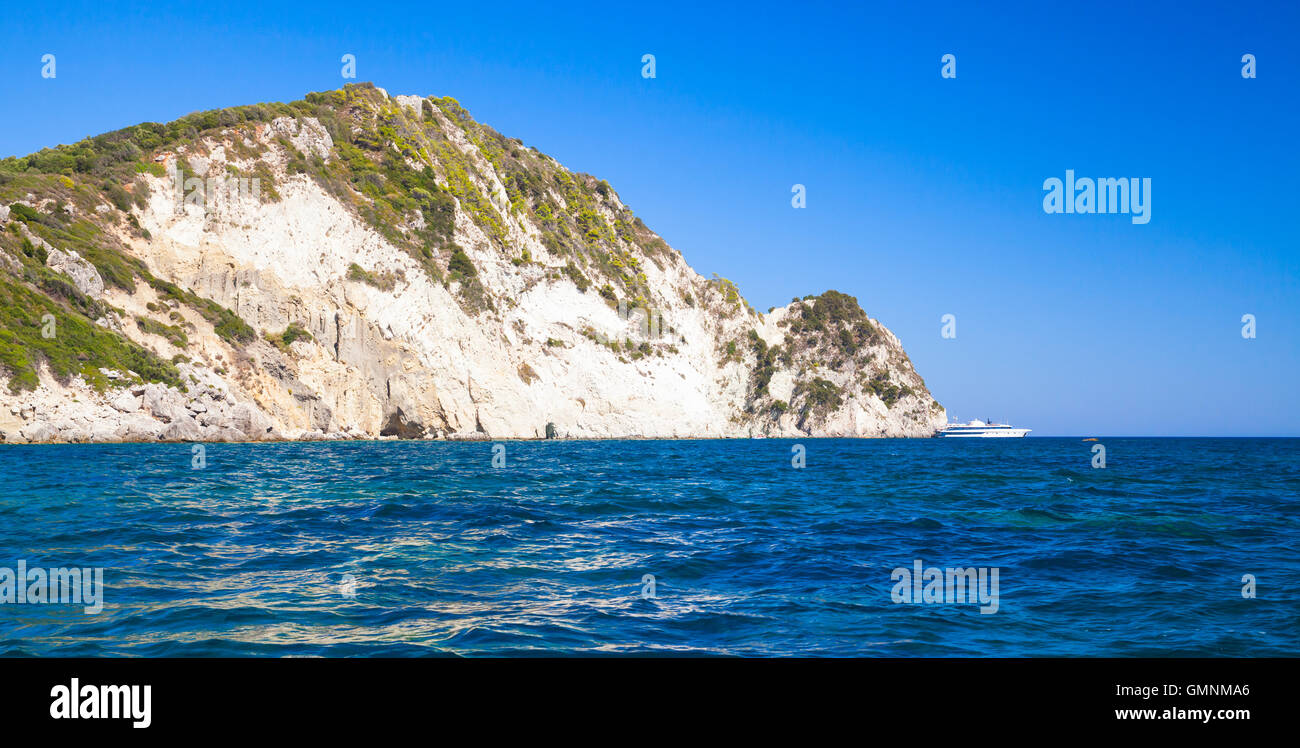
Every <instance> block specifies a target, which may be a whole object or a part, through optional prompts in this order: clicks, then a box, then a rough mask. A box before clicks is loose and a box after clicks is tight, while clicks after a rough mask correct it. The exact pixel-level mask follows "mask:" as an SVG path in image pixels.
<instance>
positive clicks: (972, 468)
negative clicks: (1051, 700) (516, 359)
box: [0, 437, 1300, 657]
mask: <svg viewBox="0 0 1300 748" xmlns="http://www.w3.org/2000/svg"><path fill="white" fill-rule="evenodd" d="M1098 445H1100V446H1101V447H1102V448H1103V450H1102V451H1099V450H1097V449H1096V447H1097V446H1098ZM1099 457H1104V460H1099V459H1098V458H1099ZM1099 463H1100V464H1099ZM1298 495H1300V439H1266V438H1259V439H1249V438H1240V439H1226V438H1101V439H1100V440H1099V441H1096V442H1091V441H1084V440H1082V439H1079V438H1034V437H1030V438H1025V439H920V440H897V439H803V440H786V439H764V440H717V441H713V440H705V441H701V440H690V441H641V440H632V441H502V442H473V443H464V442H461V443H452V442H442V441H379V442H324V443H273V444H206V445H192V444H123V445H44V446H20V445H9V446H0V656H10V657H12V656H144V657H155V656H184V657H211V656H258V657H262V656H271V657H279V656H294V657H314V656H324V657H367V656H385V657H392V656H459V657H515V656H740V657H967V656H975V657H984V656H998V657H1025V656H1066V657H1074V656H1086V657H1093V656H1116V657H1267V656H1282V657H1296V656H1300V500H1298V499H1297V496H1298ZM20 565H21V567H22V568H23V569H25V573H24V574H23V576H24V577H26V579H25V580H24V579H21V578H19V575H18V570H19V568H20ZM33 570H39V572H40V573H39V574H37V573H36V572H35V571H33ZM70 570H77V571H78V572H80V573H81V577H80V578H81V586H80V587H78V586H77V583H76V582H75V581H74V577H72V576H71V575H70ZM6 572H7V575H6ZM97 575H98V577H97ZM55 577H59V578H60V579H61V580H62V582H63V586H62V587H61V588H58V587H57V586H56V585H55V584H54V583H53V582H52V581H51V580H53V579H54V578H55ZM96 578H99V579H100V584H99V587H98V589H96V588H95V587H94V586H93V582H92V581H91V580H94V579H96ZM42 582H45V584H44V585H42ZM24 584H25V587H24ZM6 585H7V587H6ZM19 587H24V589H22V590H19V589H18V588H19ZM38 588H40V589H38ZM42 591H43V592H44V594H43V595H42V594H41V593H42ZM76 593H83V594H84V595H85V597H86V598H87V599H89V598H90V597H92V596H93V597H94V598H95V599H96V601H97V603H96V605H93V606H92V605H87V604H86V599H79V598H77V597H74V595H75V594H76ZM20 598H25V599H23V600H21V601H20ZM42 598H44V599H42Z"/></svg>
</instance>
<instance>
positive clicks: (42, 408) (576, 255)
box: [0, 84, 947, 443]
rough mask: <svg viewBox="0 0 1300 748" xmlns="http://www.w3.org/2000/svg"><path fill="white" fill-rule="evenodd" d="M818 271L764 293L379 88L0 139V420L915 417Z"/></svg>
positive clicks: (212, 431)
mask: <svg viewBox="0 0 1300 748" xmlns="http://www.w3.org/2000/svg"><path fill="white" fill-rule="evenodd" d="M946 420H947V418H946V413H945V412H944V409H943V408H942V406H940V405H939V403H938V402H936V401H935V399H934V398H933V397H932V396H931V395H930V393H929V391H928V390H927V389H926V386H925V383H924V381H923V380H922V379H921V377H920V376H919V375H918V374H917V372H916V371H915V370H914V369H913V367H912V364H911V361H910V360H909V359H908V356H907V354H906V352H905V351H904V350H903V347H902V345H901V344H900V342H899V340H898V339H897V338H896V337H895V336H894V335H893V334H892V333H891V332H890V331H889V330H887V329H886V328H885V327H884V326H883V325H881V324H880V323H879V322H878V321H876V320H875V319H872V318H870V317H869V316H868V315H867V314H866V313H865V312H864V311H863V310H862V309H861V307H860V306H859V304H858V302H857V300H856V299H855V298H854V297H852V296H849V295H846V294H843V293H839V292H836V291H827V292H825V293H823V294H821V295H818V296H804V297H802V298H795V299H793V300H792V301H791V302H790V303H789V304H788V305H786V306H783V307H777V308H774V309H771V310H770V311H769V312H768V313H766V314H762V313H759V312H757V311H755V310H754V309H752V308H750V306H749V305H748V304H747V303H746V302H745V300H744V298H743V297H742V296H741V295H740V292H739V290H738V289H737V288H736V286H735V285H734V284H733V283H731V282H730V281H728V280H726V279H724V278H719V277H716V276H715V277H712V278H705V277H702V276H701V275H699V274H698V273H696V272H695V271H694V270H692V269H691V267H690V266H688V265H687V264H686V262H685V260H684V259H683V258H682V256H681V255H680V254H679V253H678V252H677V251H676V250H674V249H672V248H671V247H670V246H668V244H667V243H666V242H665V241H664V240H663V239H662V238H660V237H659V236H658V235H657V234H655V233H654V232H653V231H651V230H650V229H649V228H648V227H647V226H646V225H645V224H644V223H642V221H641V219H639V218H637V217H636V216H635V215H634V214H633V213H632V211H631V210H630V209H629V208H628V207H627V206H626V205H624V204H623V203H622V201H620V199H619V197H618V194H617V193H616V192H615V191H614V189H613V188H612V187H610V185H609V184H608V183H606V182H605V181H603V180H600V179H597V178H595V177H592V176H589V175H586V174H580V173H574V172H571V171H569V170H567V169H565V168H564V167H563V166H561V165H560V164H559V163H558V162H557V161H555V160H554V159H552V158H550V157H548V156H546V155H544V154H542V153H539V152H538V151H537V150H535V149H533V148H530V147H527V146H525V145H524V144H523V143H521V142H520V141H519V140H516V139H513V138H508V137H505V136H502V135H501V134H499V133H497V132H496V131H495V130H493V129H492V128H490V127H488V126H486V125H484V124H481V123H478V122H476V121H474V120H473V119H472V118H471V117H470V116H469V114H468V113H467V112H466V111H465V110H464V109H463V108H462V107H461V106H460V105H459V104H458V103H457V102H456V101H455V100H453V99H451V98H433V97H419V96H389V95H388V93H387V92H385V91H384V90H383V89H380V88H377V87H375V86H373V85H370V84H354V85H349V86H346V87H345V88H343V89H341V90H336V91H327V92H322V93H313V94H309V95H308V96H307V97H306V98H305V99H303V100H301V101H296V102H293V103H289V104H282V103H272V104H255V105H250V106H243V107H235V108H230V109H220V110H214V111H209V112H202V113H197V114H192V115H189V116H187V117H184V118H182V119H179V120H177V121H175V122H172V123H168V124H158V123H146V124H141V125H137V126H134V127H128V128H125V129H123V130H119V131H116V132H112V133H107V134H104V135H100V136H97V137H93V138H88V139H86V140H83V141H80V142H78V143H75V144H73V145H68V146H59V147H57V148H51V149H45V150H42V151H40V152H38V153H35V154H32V155H29V156H26V157H17V158H6V159H3V160H0V441H3V442H5V443H42V442H118V441H159V440H161V441H250V440H253V441H260V440H285V439H305V440H311V439H341V438H368V439H373V438H380V437H397V438H452V439H456V438H492V439H498V438H500V439H509V438H547V437H565V438H623V437H649V438H696V437H699V438H711V437H747V436H759V435H763V436H856V437H904V436H929V435H930V434H931V433H933V432H934V431H935V429H936V428H938V427H940V426H942V425H943V424H944V423H945V422H946Z"/></svg>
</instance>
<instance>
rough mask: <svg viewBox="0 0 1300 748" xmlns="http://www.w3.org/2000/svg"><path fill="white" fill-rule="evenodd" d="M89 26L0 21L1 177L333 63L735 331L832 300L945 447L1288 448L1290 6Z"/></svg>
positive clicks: (89, 9)
mask: <svg viewBox="0 0 1300 748" xmlns="http://www.w3.org/2000/svg"><path fill="white" fill-rule="evenodd" d="M117 5H118V4H116V3H105V2H95V3H80V2H65V3H49V4H46V3H36V4H33V3H23V4H11V5H10V6H9V7H8V8H6V10H5V19H4V29H5V39H6V42H5V44H4V45H3V46H2V47H0V71H3V74H2V75H0V92H3V99H4V101H5V102H6V107H5V109H6V111H5V115H4V116H3V117H0V156H8V155H21V154H26V153H29V152H31V151H34V150H38V149H39V148H41V147H45V146H51V145H55V144H58V143H68V142H73V141H75V140H78V139H80V138H81V137H84V136H86V135H93V134H97V133H100V132H104V131H108V130H113V129H116V128H119V127H124V126H127V125H131V124H135V123H137V122H141V121H148V120H154V121H164V122H165V121H169V120H172V119H175V118H176V117H179V116H181V115H184V114H187V113H189V112H193V111H198V110H203V109H212V108H216V107H223V106H232V105H238V104H249V103H254V102H258V101H289V100H294V99H298V98H301V97H302V95H303V94H305V93H306V92H308V91H318V90H325V89H331V88H338V87H339V86H341V85H342V84H343V83H345V82H347V81H345V80H343V79H342V77H341V74H340V69H341V67H342V63H341V62H340V58H341V57H342V55H344V54H345V53H350V54H354V55H355V56H356V60H357V66H356V67H357V70H356V72H357V80H358V81H373V82H374V83H375V84H376V85H378V86H380V87H383V88H385V89H387V90H388V91H389V92H390V93H393V94H397V93H416V94H422V95H439V96H441V95H449V96H453V97H455V98H456V99H458V100H459V101H460V102H461V103H462V104H464V105H465V107H466V108H467V109H469V111H470V112H471V114H473V115H474V117H475V118H476V119H478V120H480V121H482V122H485V123H487V124H490V125H492V126H493V127H495V128H496V129H497V130H499V131H500V132H502V133H504V134H506V135H509V136H512V137H518V138H520V139H521V140H523V141H524V142H525V143H527V144H528V145H531V146H535V147H537V148H538V149H540V150H541V151H543V152H545V153H547V154H550V155H552V156H554V157H556V158H557V159H559V160H560V162H561V163H563V164H565V165H566V166H568V167H569V168H571V169H575V170H579V171H585V172H589V173H591V174H595V175H597V176H599V177H602V178H605V179H608V180H609V182H610V183H611V184H612V185H613V186H614V188H615V189H616V190H617V191H618V192H619V194H620V196H621V197H622V198H623V200H624V201H625V202H626V203H627V204H628V205H630V206H632V208H633V209H634V210H636V211H637V213H638V214H639V215H640V216H641V217H642V218H643V219H644V220H645V221H646V223H647V225H649V226H650V227H651V228H653V229H655V230H656V231H658V232H659V233H660V234H662V235H663V236H664V237H665V239H667V240H668V242H669V243H670V244H672V245H673V246H674V247H676V248H677V249H678V250H680V251H681V252H682V253H683V254H684V255H685V256H686V259H687V260H688V261H689V262H690V263H691V265H692V266H694V267H695V269H696V270H698V271H699V272H701V273H703V274H704V275H706V276H707V275H709V274H711V273H715V272H716V273H718V274H719V275H722V276H724V277H727V278H730V279H732V280H734V281H736V283H737V284H739V286H740V289H741V291H742V292H743V293H744V295H745V297H746V298H747V299H748V300H749V301H750V303H751V304H752V305H753V306H754V307H755V308H758V309H760V310H763V311H765V310H766V309H767V308H768V307H770V306H773V305H777V304H784V303H786V302H788V301H789V300H790V298H791V297H793V296H803V295H805V294H809V293H820V292H821V291H824V290H826V289H828V288H834V289H837V290H839V291H843V292H845V293H849V294H853V295H854V296H857V297H858V300H859V301H860V302H861V303H862V306H863V307H864V308H865V309H866V310H867V313H868V314H870V315H872V316H873V317H876V318H878V319H880V320H881V321H882V322H884V323H885V324H886V325H887V326H888V327H890V328H891V329H892V330H893V331H894V332H895V333H896V334H897V335H898V336H899V337H900V338H901V339H902V341H903V344H904V346H905V347H906V349H907V350H908V352H909V353H910V355H911V357H912V360H913V362H914V363H915V364H916V366H917V369H918V370H919V371H920V373H921V375H922V376H924V377H925V379H926V382H927V384H928V385H929V386H930V388H931V390H932V391H933V393H934V395H935V396H936V397H937V398H938V399H939V401H940V402H941V403H943V404H944V405H945V406H947V407H948V409H949V413H950V415H954V416H957V417H960V418H962V419H963V420H966V419H969V418H985V417H988V418H993V419H996V420H1003V419H1006V420H1009V421H1011V422H1012V423H1014V424H1016V425H1024V426H1028V427H1030V428H1033V429H1035V432H1034V433H1035V434H1036V435H1049V434H1068V435H1075V434H1082V435H1098V436H1106V435H1161V434H1168V435H1300V394H1297V390H1296V385H1297V380H1300V376H1298V372H1300V205H1298V199H1300V144H1297V138H1296V136H1297V133H1300V127H1298V125H1300V122H1298V119H1300V118H1298V116H1297V115H1298V114H1300V104H1298V103H1297V95H1298V93H1300V85H1297V84H1298V83H1300V53H1298V50H1300V44H1297V42H1296V40H1297V39H1298V38H1300V10H1298V7H1300V6H1298V5H1297V3H1294V2H1277V3H1228V2H1225V3H1221V4H1213V5H1212V4H1201V3H1194V2H1179V3H1167V4H1165V3H1129V2H1118V3H1106V2H1091V3H1070V4H1063V3H1043V2H1030V3H1023V4H1012V3H985V2H964V3H953V4H946V3H936V2H927V3H870V4H859V3H843V4H842V5H841V6H836V5H823V4H808V3H788V2H782V3H773V4H766V5H765V4H762V3H759V2H750V3H743V4H735V5H722V4H715V5H712V6H711V7H708V8H705V7H701V5H700V4H699V3H683V4H681V5H676V4H673V3H667V2H654V3H599V4H597V3H591V4H586V3H560V4H552V3H537V2H527V3H519V4H516V3H512V2H507V1H505V0H497V1H496V2H492V3H486V4H479V3H471V2H457V3H448V4H444V3H430V2H420V3H403V5H406V6H408V7H403V8H401V9H390V8H386V7H385V5H386V4H382V3H330V2H312V3H301V2H294V3H276V2H258V3H253V4H240V3H228V2H220V3H169V4H166V5H160V6H159V7H158V8H156V9H146V8H145V7H144V6H143V5H141V6H139V7H138V8H137V7H135V5H134V4H132V5H133V7H132V8H129V9H124V8H118V7H115V6H117ZM898 6H910V7H905V8H903V7H898ZM994 6H997V7H994ZM47 53H52V54H55V55H56V65H57V68H56V73H57V77H55V78H53V79H46V78H42V76H41V67H42V65H41V56H42V55H44V54H47ZM644 54H653V55H655V60H656V77H655V78H653V79H646V78H643V77H642V75H641V72H642V62H641V59H642V55H644ZM945 54H953V55H955V56H956V73H957V77H956V78H953V79H944V78H942V77H941V76H940V68H941V58H942V56H943V55H945ZM1244 54H1253V55H1255V58H1256V65H1257V71H1256V74H1257V77H1256V78H1254V79H1245V78H1243V77H1242V74H1241V71H1242V66H1243V63H1242V62H1241V58H1242V55H1244ZM1067 169H1073V170H1074V171H1075V172H1076V174H1077V175H1078V176H1080V177H1083V176H1089V177H1115V178H1119V177H1129V178H1131V177H1139V178H1150V179H1151V180H1152V188H1151V220H1150V222H1149V223H1147V224H1145V225H1135V224H1133V223H1132V222H1131V221H1130V217H1129V216H1126V215H1078V214H1073V215H1064V214H1051V215H1049V214H1047V213H1045V212H1044V211H1043V197H1044V195H1045V192H1044V190H1043V181H1044V180H1045V179H1048V178H1049V177H1057V178H1061V179H1063V178H1064V177H1065V171H1066V170H1067ZM795 184H803V185H805V187H806V190H807V207H806V208H804V209H802V210H799V209H795V208H793V207H791V202H790V198H791V187H792V186H793V185H795ZM945 314H952V315H954V316H955V317H956V337H955V338H952V339H945V338H943V337H941V327H942V325H941V318H942V317H943V315H945ZM1244 314H1253V315H1255V318H1256V325H1257V333H1256V334H1257V337H1256V338H1254V339H1245V338H1243V337H1242V326H1243V325H1242V322H1241V318H1242V315H1244Z"/></svg>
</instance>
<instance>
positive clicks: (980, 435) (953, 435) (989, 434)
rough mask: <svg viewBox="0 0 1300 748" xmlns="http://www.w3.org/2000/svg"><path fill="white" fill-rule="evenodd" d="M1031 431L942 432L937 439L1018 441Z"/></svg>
mask: <svg viewBox="0 0 1300 748" xmlns="http://www.w3.org/2000/svg"><path fill="white" fill-rule="evenodd" d="M1029 432H1030V429H985V430H982V431H977V430H971V431H950V430H948V431H940V432H939V433H937V434H935V435H934V438H936V439H1018V438H1021V437H1023V436H1024V435H1025V434H1028V433H1029Z"/></svg>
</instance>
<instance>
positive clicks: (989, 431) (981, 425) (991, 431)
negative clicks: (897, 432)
mask: <svg viewBox="0 0 1300 748" xmlns="http://www.w3.org/2000/svg"><path fill="white" fill-rule="evenodd" d="M1030 431H1033V429H1022V428H1016V427H1015V426H1008V425H1007V424H1005V423H992V422H989V423H985V422H984V421H971V422H970V423H950V424H948V425H947V426H944V427H943V428H941V429H939V430H938V431H936V432H934V436H935V438H936V439H938V438H949V439H951V438H956V437H986V438H987V437H993V438H996V437H1020V436H1024V435H1025V434H1028V433H1029V432H1030Z"/></svg>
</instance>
